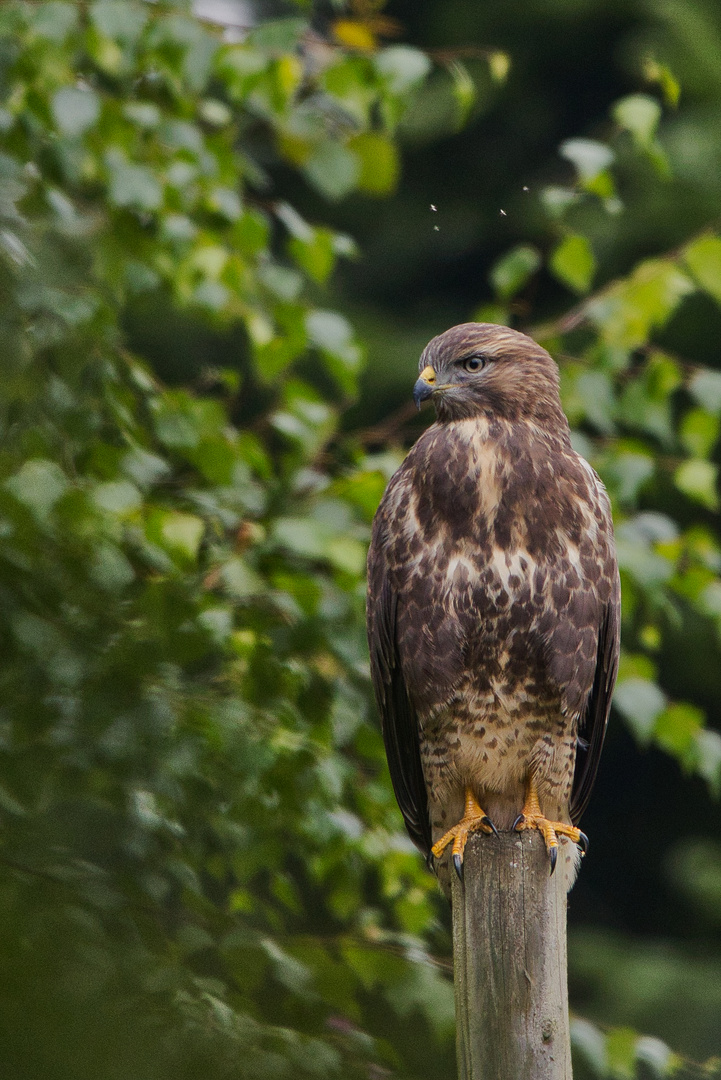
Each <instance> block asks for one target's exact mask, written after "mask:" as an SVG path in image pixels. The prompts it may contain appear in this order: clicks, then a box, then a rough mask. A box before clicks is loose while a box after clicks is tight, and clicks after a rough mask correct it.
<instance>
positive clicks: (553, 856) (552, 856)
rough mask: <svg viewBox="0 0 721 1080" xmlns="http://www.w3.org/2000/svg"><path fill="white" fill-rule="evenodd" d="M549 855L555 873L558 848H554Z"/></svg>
mask: <svg viewBox="0 0 721 1080" xmlns="http://www.w3.org/2000/svg"><path fill="white" fill-rule="evenodd" d="M548 854H549V856H550V859H551V873H553V871H554V870H555V869H556V860H557V859H558V848H557V847H552V848H551V850H550V851H549V853H548Z"/></svg>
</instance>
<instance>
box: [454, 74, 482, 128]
mask: <svg viewBox="0 0 721 1080" xmlns="http://www.w3.org/2000/svg"><path fill="white" fill-rule="evenodd" d="M448 70H449V72H450V74H451V78H452V80H453V97H454V98H455V100H456V106H457V108H458V125H459V126H460V127H462V126H463V125H464V124H465V123H466V121H467V119H468V115H469V113H470V111H471V109H472V108H473V106H474V104H475V102H476V94H477V91H476V84H475V83H474V81H473V79H472V78H471V76H470V74H469V72H468V68H467V67H466V65H465V64H463V63H461V61H460V60H451V62H450V63H449V64H448Z"/></svg>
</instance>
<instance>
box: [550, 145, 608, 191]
mask: <svg viewBox="0 0 721 1080" xmlns="http://www.w3.org/2000/svg"><path fill="white" fill-rule="evenodd" d="M559 153H560V154H561V157H565V158H566V160H567V161H570V162H571V164H572V165H574V166H575V168H576V171H577V173H578V175H579V178H580V179H581V180H582V181H589V180H595V179H596V178H597V177H598V176H599V175H600V174H601V173H603V172H604V171H605V170H606V169H607V168H608V167H609V165H612V164H613V161H614V158H615V154H614V152H613V150H612V149H611V147H610V146H606V144H605V143H601V142H596V140H595V139H567V140H566V141H565V142H563V143H561V146H560V148H559Z"/></svg>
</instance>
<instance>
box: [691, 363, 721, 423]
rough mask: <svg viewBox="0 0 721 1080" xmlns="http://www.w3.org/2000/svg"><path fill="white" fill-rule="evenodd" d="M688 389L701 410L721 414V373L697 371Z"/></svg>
mask: <svg viewBox="0 0 721 1080" xmlns="http://www.w3.org/2000/svg"><path fill="white" fill-rule="evenodd" d="M688 388H689V391H690V393H691V396H692V397H693V398H694V399H695V400H696V401H697V402H698V404H699V405H700V406H701V408H703V409H706V410H707V411H708V412H712V413H717V414H718V413H721V371H697V372H696V373H695V375H693V376H692V378H691V381H690V382H689V385H688Z"/></svg>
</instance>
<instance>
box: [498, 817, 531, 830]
mask: <svg viewBox="0 0 721 1080" xmlns="http://www.w3.org/2000/svg"><path fill="white" fill-rule="evenodd" d="M523 817H524V815H523V814H519V815H518V817H517V818H516V820H515V821H514V822H513V829H514V831H515V830H516V829H517V828H518V823H519V821H523ZM494 831H495V830H494Z"/></svg>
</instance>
